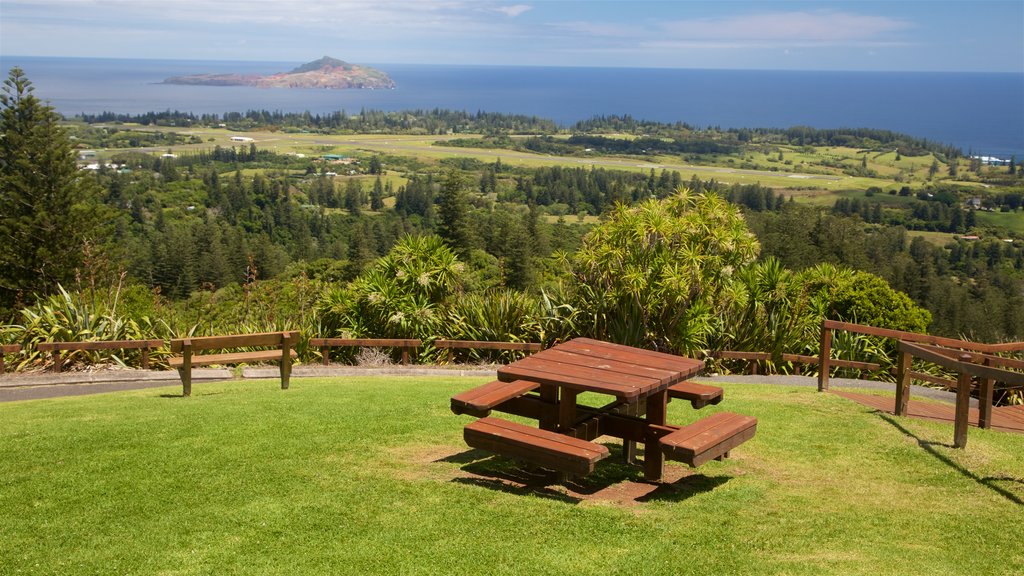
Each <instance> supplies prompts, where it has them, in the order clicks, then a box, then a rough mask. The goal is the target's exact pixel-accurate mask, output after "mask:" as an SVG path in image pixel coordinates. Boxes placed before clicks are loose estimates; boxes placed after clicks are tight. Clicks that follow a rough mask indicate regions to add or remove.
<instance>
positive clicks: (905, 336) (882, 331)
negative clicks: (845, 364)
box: [822, 320, 1024, 353]
mask: <svg viewBox="0 0 1024 576" xmlns="http://www.w3.org/2000/svg"><path fill="white" fill-rule="evenodd" d="M822 327H823V328H825V329H828V330H845V331H847V332H856V333H858V334H866V335H868V336H881V337H882V338H892V339H894V340H901V341H903V342H913V343H920V344H932V345H936V346H945V347H947V348H959V349H962V350H969V351H972V352H982V353H997V352H1016V351H1020V350H1024V342H1007V343H1004V344H984V343H982V342H970V341H968V340H957V339H955V338H944V337H942V336H932V335H930V334H918V333H917V332H904V331H902V330H890V329H888V328H877V327H875V326H865V325H863V324H853V323H850V322H840V321H838V320H825V321H824V322H823V323H822Z"/></svg>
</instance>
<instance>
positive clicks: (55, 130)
mask: <svg viewBox="0 0 1024 576" xmlns="http://www.w3.org/2000/svg"><path fill="white" fill-rule="evenodd" d="M33 91H34V88H33V87H32V82H31V81H29V79H28V78H27V77H26V76H25V74H24V72H23V71H22V70H21V69H20V68H13V69H11V71H10V73H9V75H8V78H7V80H5V81H4V83H3V89H2V94H0V207H2V209H0V308H4V307H10V306H13V305H15V304H16V303H18V302H24V301H25V300H27V299H31V297H32V295H33V294H38V295H41V294H46V293H50V292H52V291H54V290H56V288H57V285H58V284H71V283H72V282H73V281H74V279H75V277H76V273H78V272H81V271H82V270H83V264H84V262H83V258H84V250H85V247H86V246H87V245H91V246H92V247H93V248H95V247H97V246H100V247H102V244H103V243H102V242H101V239H102V238H103V237H104V234H103V231H102V229H101V227H100V226H101V222H103V218H104V215H103V214H102V213H101V208H100V206H99V205H98V202H97V198H98V197H99V186H98V185H97V183H96V181H95V180H94V179H93V178H92V176H90V175H86V174H83V173H82V172H80V171H79V170H78V167H77V165H76V163H75V157H74V152H73V150H72V147H71V143H70V140H69V139H68V137H67V134H66V133H65V132H64V130H63V129H62V128H61V127H60V126H59V125H58V122H59V120H60V117H59V116H58V115H57V113H56V112H54V111H53V108H51V107H50V106H46V105H44V104H43V103H42V102H41V101H40V100H39V99H38V98H36V97H35V96H34V95H33V94H32V93H33Z"/></svg>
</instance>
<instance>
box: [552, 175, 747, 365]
mask: <svg viewBox="0 0 1024 576" xmlns="http://www.w3.org/2000/svg"><path fill="white" fill-rule="evenodd" d="M758 249H759V246H758V243H757V240H756V239H755V238H754V235H753V234H751V232H750V231H749V230H748V229H747V226H746V223H745V222H744V220H743V217H742V215H741V214H740V212H739V209H738V208H737V207H735V206H733V205H731V204H729V203H728V202H726V201H725V200H723V199H722V198H720V197H719V196H716V195H714V194H693V193H690V192H689V191H688V190H685V189H680V190H679V191H678V193H677V194H676V195H675V196H672V197H670V198H666V199H664V200H649V201H646V202H642V203H640V204H637V205H635V206H631V207H627V206H621V205H620V206H618V207H617V208H616V209H615V210H614V211H613V212H612V213H611V216H610V218H609V220H608V221H607V222H605V223H603V224H602V225H600V226H598V227H597V228H595V229H594V231H592V232H591V233H590V234H589V235H588V236H587V237H586V238H585V240H584V243H583V246H582V247H581V249H580V250H579V251H578V252H577V253H576V254H575V255H573V256H572V257H570V258H568V259H567V262H568V264H569V272H570V275H569V280H568V286H567V288H568V301H567V302H565V303H563V305H565V304H568V305H569V306H570V307H571V309H572V310H573V311H574V316H575V320H576V321H577V322H578V325H577V326H576V328H577V329H578V330H579V333H580V334H582V335H587V336H591V337H594V338H598V339H603V340H610V341H613V342H619V343H622V344H627V345H631V346H639V347H644V348H652V349H658V350H666V351H671V352H675V353H680V354H688V353H693V352H695V351H697V350H702V349H705V348H706V347H707V343H708V340H709V339H710V338H711V337H712V336H713V335H714V334H715V333H716V331H719V330H720V329H721V326H720V321H719V314H720V312H719V311H720V310H721V309H722V305H723V291H724V287H725V286H726V285H727V283H728V282H729V279H730V278H731V276H732V275H733V274H734V273H735V272H736V271H737V270H739V269H742V268H743V267H745V266H747V265H749V264H750V263H752V262H753V261H754V259H755V258H756V257H757V253H758Z"/></svg>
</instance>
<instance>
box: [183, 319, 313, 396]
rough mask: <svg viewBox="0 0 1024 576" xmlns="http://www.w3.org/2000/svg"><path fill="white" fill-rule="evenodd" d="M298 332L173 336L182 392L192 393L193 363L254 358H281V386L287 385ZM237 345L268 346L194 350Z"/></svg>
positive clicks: (278, 360)
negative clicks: (234, 350)
mask: <svg viewBox="0 0 1024 576" xmlns="http://www.w3.org/2000/svg"><path fill="white" fill-rule="evenodd" d="M298 339H299V333H298V332H262V333H257V334H231V335H227V336H201V337H196V338H176V339H174V340H171V353H172V354H178V356H172V357H171V358H170V360H169V361H168V363H169V364H170V365H171V367H172V368H177V369H178V374H179V375H180V376H181V386H182V396H190V395H191V394H192V367H193V366H209V365H212V364H248V363H251V362H279V363H280V366H281V389H282V390H287V389H288V379H289V377H290V376H291V371H292V360H294V359H295V358H297V357H298V354H297V353H296V352H295V350H294V349H293V348H292V346H293V345H294V344H295V343H296V342H297V341H298ZM238 348H268V349H266V350H255V351H247V352H227V353H217V354H195V353H194V352H199V351H203V350H225V349H238Z"/></svg>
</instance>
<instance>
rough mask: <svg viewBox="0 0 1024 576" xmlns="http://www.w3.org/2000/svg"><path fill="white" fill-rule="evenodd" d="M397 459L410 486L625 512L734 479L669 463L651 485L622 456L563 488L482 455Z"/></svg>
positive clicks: (432, 450)
mask: <svg viewBox="0 0 1024 576" xmlns="http://www.w3.org/2000/svg"><path fill="white" fill-rule="evenodd" d="M392 454H393V455H394V456H395V461H398V462H405V463H406V464H407V466H403V467H402V468H401V470H399V471H397V473H398V475H399V476H400V477H402V478H404V479H408V480H423V479H428V480H433V481H441V482H455V483H460V484H469V485H474V486H480V487H485V488H489V489H492V490H497V491H500V492H509V493H514V494H523V495H531V496H535V497H541V498H551V499H555V500H561V501H565V502H570V503H577V504H594V505H612V506H620V507H625V508H634V507H637V506H641V505H642V504H644V503H645V502H650V501H656V500H666V501H679V500H684V499H686V498H689V497H691V496H694V495H696V494H699V493H701V492H706V491H708V490H712V489H714V488H715V487H716V486H718V485H720V484H722V483H724V482H726V481H728V477H718V476H705V475H704V474H701V473H700V472H698V471H696V470H694V469H691V468H688V467H686V466H683V465H681V464H675V463H667V464H666V466H665V477H664V479H663V480H662V481H661V482H647V481H645V480H643V471H642V470H641V469H640V468H639V467H637V466H634V465H629V464H626V463H625V462H624V461H623V459H622V457H621V452H619V451H618V450H615V451H613V455H612V456H611V457H609V458H608V459H606V460H604V461H602V462H601V464H600V465H599V467H598V470H597V471H595V472H594V473H593V474H591V475H589V476H587V477H586V478H572V479H569V480H568V481H565V482H559V479H558V475H557V474H556V473H554V472H551V471H548V470H542V469H539V468H535V467H530V466H527V465H524V464H522V463H519V462H516V461H513V460H510V459H508V458H503V457H500V456H494V455H492V454H490V453H488V452H485V451H482V450H476V449H466V448H461V447H460V448H453V447H451V446H439V445H433V446H415V447H412V446H404V447H402V448H401V449H396V450H393V451H392Z"/></svg>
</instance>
